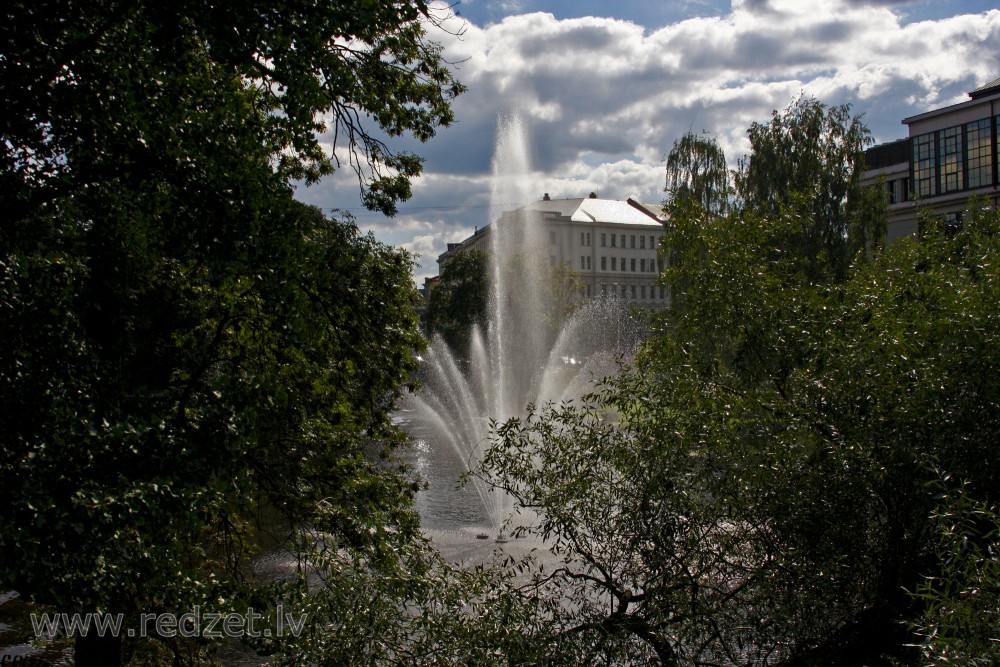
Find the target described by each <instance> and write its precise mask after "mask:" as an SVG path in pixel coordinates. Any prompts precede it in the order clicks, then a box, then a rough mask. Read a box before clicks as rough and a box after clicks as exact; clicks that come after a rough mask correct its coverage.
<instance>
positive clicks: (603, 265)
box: [601, 256, 608, 271]
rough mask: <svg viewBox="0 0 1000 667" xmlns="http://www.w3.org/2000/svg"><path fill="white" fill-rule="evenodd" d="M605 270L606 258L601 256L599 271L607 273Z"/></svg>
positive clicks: (606, 266)
mask: <svg viewBox="0 0 1000 667" xmlns="http://www.w3.org/2000/svg"><path fill="white" fill-rule="evenodd" d="M607 270H608V258H607V257H604V256H602V257H601V271H607Z"/></svg>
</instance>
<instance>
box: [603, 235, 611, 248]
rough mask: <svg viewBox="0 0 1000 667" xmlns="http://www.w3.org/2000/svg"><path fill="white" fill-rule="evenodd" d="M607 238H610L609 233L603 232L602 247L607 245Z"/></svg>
mask: <svg viewBox="0 0 1000 667" xmlns="http://www.w3.org/2000/svg"><path fill="white" fill-rule="evenodd" d="M607 240H608V235H607V234H605V233H604V232H601V247H602V248H603V247H605V246H606V245H607ZM612 240H614V239H612Z"/></svg>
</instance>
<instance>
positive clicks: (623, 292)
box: [587, 284, 667, 301]
mask: <svg viewBox="0 0 1000 667" xmlns="http://www.w3.org/2000/svg"><path fill="white" fill-rule="evenodd" d="M657 287H659V297H657ZM587 296H593V294H592V288H591V286H590V285H587ZM601 296H605V297H607V296H621V298H623V299H633V300H636V299H639V300H649V299H653V300H656V299H657V298H658V299H659V300H661V301H666V300H667V290H666V288H665V287H663V286H662V285H659V286H658V285H652V284H648V285H606V284H605V285H601Z"/></svg>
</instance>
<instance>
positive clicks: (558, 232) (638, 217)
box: [438, 194, 668, 308]
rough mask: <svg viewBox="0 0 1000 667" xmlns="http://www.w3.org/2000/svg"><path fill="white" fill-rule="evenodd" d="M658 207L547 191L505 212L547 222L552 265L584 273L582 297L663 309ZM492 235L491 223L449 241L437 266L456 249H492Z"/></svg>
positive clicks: (545, 237)
mask: <svg viewBox="0 0 1000 667" xmlns="http://www.w3.org/2000/svg"><path fill="white" fill-rule="evenodd" d="M659 211H660V206H659V205H652V206H649V205H643V204H640V203H638V202H636V201H634V200H632V199H628V200H627V201H618V200H614V199H599V198H598V197H597V196H596V195H593V194H592V195H591V196H590V197H587V198H576V199H550V198H549V196H548V195H547V194H546V195H545V197H544V198H542V200H541V201H537V202H533V203H531V204H528V205H527V206H524V207H522V208H520V209H517V210H516V211H509V212H507V213H504V216H514V215H516V216H524V217H525V218H526V219H528V221H529V224H540V225H543V227H544V232H543V234H542V235H541V236H540V238H542V239H543V242H544V240H547V241H548V257H549V264H550V265H555V264H564V265H566V266H568V267H569V268H571V269H572V270H573V271H575V272H576V273H577V274H579V276H580V278H581V280H582V282H583V285H584V287H583V294H582V296H585V297H597V296H601V295H604V296H612V295H614V296H618V297H621V298H623V299H625V300H626V301H628V302H629V303H630V304H632V305H636V306H643V307H646V308H662V307H664V306H666V305H667V302H668V301H667V294H666V291H665V289H664V288H663V287H660V286H659V285H657V284H656V282H657V278H658V276H659V263H660V261H661V258H660V256H659V253H658V250H659V248H660V240H661V239H662V238H663V234H664V222H665V220H664V218H663V217H662V214H659ZM489 237H490V227H489V226H487V227H483V228H482V229H478V230H476V233H475V234H474V235H472V236H471V237H469V238H468V239H466V240H464V241H462V242H461V243H449V244H448V250H447V252H445V253H444V254H442V255H441V256H440V257H438V266H439V267H443V266H444V265H445V264H446V263H447V262H448V258H449V257H450V256H451V254H452V253H455V252H462V251H466V250H481V251H484V252H489V251H490V246H489Z"/></svg>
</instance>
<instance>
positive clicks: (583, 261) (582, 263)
mask: <svg viewBox="0 0 1000 667" xmlns="http://www.w3.org/2000/svg"><path fill="white" fill-rule="evenodd" d="M586 268H587V257H586V256H585V255H580V270H581V271H583V270H585V269H586Z"/></svg>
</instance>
